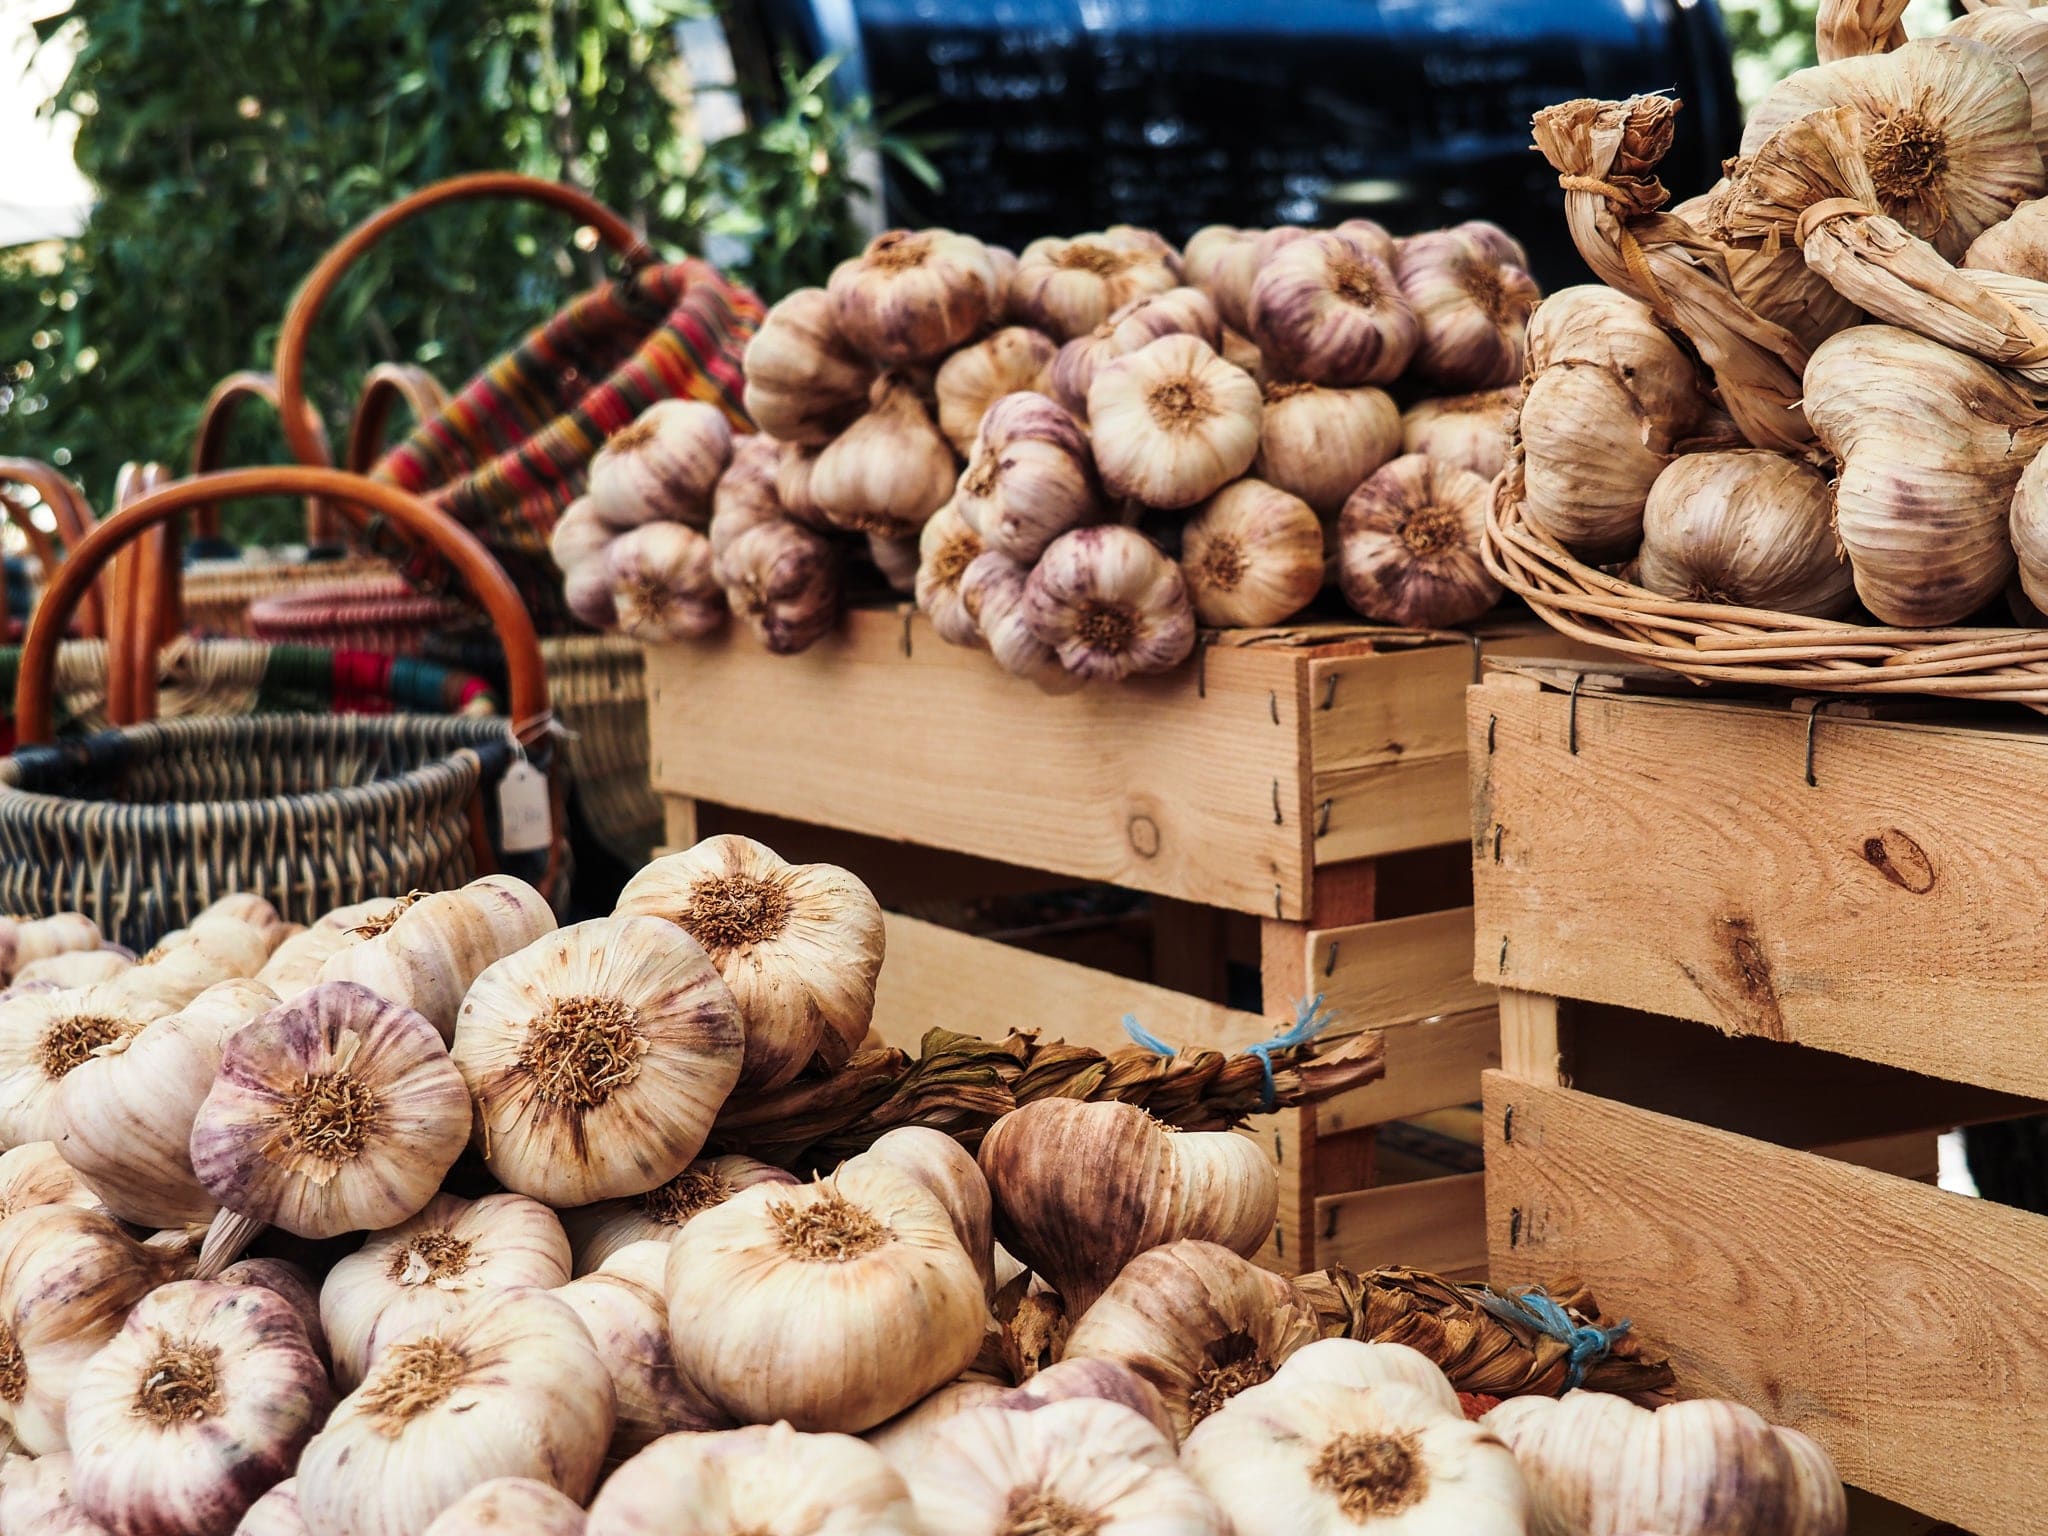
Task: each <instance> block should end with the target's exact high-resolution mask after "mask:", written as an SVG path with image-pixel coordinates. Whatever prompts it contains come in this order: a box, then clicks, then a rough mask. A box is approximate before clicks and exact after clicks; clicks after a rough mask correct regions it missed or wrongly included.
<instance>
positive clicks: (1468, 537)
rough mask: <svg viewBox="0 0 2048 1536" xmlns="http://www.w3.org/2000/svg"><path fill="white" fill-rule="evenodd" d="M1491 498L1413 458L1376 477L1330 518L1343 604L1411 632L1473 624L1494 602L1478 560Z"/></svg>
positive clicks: (1483, 489) (1478, 482)
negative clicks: (1336, 516)
mask: <svg viewBox="0 0 2048 1536" xmlns="http://www.w3.org/2000/svg"><path fill="white" fill-rule="evenodd" d="M1549 376H1550V375H1547V374H1546V375H1545V377H1546V378H1547V377H1549ZM1492 496H1493V488H1492V487H1491V486H1490V485H1488V484H1487V483H1486V481H1484V480H1482V479H1480V478H1479V477H1478V476H1477V475H1475V474H1473V473H1472V472H1471V471H1470V470H1465V469H1458V468H1455V467H1454V466H1452V465H1448V464H1439V463H1437V462H1436V461H1435V460H1434V459H1429V458H1425V457H1423V456H1422V455H1421V454H1405V455H1403V456H1402V457H1401V458H1398V459H1396V460H1394V461H1393V463H1391V464H1388V465H1386V466H1385V467H1384V468H1382V469H1380V470H1379V471H1377V472H1376V473H1375V474H1374V475H1373V476H1372V477H1371V478H1370V479H1368V480H1367V481H1366V482H1365V484H1363V485H1361V486H1360V487H1359V488H1358V489H1357V490H1355V491H1353V492H1352V493H1351V499H1350V500H1349V501H1347V502H1345V503H1344V515H1343V516H1342V517H1341V518H1340V519H1339V520H1338V524H1337V581H1338V585H1339V586H1341V587H1342V588H1343V590H1344V601H1345V602H1347V603H1349V604H1350V605H1351V606H1352V607H1353V608H1354V609H1356V610H1357V611H1358V612H1359V613H1360V614H1362V615H1364V616H1365V617H1366V618H1368V619H1377V620H1379V621H1380V622H1381V623H1384V624H1405V625H1408V626H1410V627H1413V628H1417V629H1437V628H1441V627H1443V626H1445V625H1449V624H1463V623H1465V622H1467V621H1468V620H1471V619H1476V618H1478V617H1479V616H1480V615H1481V614H1483V613H1485V612H1486V611H1487V610H1488V609H1489V608H1491V607H1492V606H1493V605H1494V604H1495V603H1497V602H1499V601H1500V583H1499V582H1497V581H1495V580H1494V579H1493V577H1492V575H1491V574H1489V573H1488V571H1487V569H1486V565H1485V562H1484V561H1482V560H1481V559H1480V555H1479V549H1480V544H1481V543H1482V541H1483V540H1484V539H1485V536H1486V510H1487V507H1488V506H1489V505H1490V504H1491V501H1492Z"/></svg>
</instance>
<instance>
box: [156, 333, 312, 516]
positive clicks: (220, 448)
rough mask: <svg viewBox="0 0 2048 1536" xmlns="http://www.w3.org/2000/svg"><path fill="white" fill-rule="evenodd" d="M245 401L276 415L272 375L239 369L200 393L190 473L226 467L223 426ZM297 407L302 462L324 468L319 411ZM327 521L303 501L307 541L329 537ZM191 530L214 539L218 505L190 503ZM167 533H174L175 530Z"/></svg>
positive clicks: (280, 407)
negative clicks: (306, 454)
mask: <svg viewBox="0 0 2048 1536" xmlns="http://www.w3.org/2000/svg"><path fill="white" fill-rule="evenodd" d="M249 400H261V401H262V402H263V403H264V404H265V405H267V406H269V407H270V408H271V410H273V411H276V412H278V413H279V414H280V415H282V414H283V410H284V407H283V405H282V404H281V403H280V401H279V399H278V390H277V375H276V374H273V373H263V372H260V371H258V370H257V369H254V368H245V369H243V370H242V371H241V372H240V373H231V374H229V375H228V376H227V377H226V378H224V379H222V380H221V381H220V382H219V383H218V384H216V385H214V386H213V393H212V394H210V395H208V396H207V397H206V404H205V406H204V407H203V408H202V409H201V411H200V413H199V439H198V441H197V442H195V443H194V444H193V445H192V473H193V474H195V475H210V474H212V473H213V472H214V471H215V470H217V469H222V468H225V467H226V464H225V460H226V458H227V451H228V429H229V427H231V426H232V425H233V424H234V419H235V415H236V413H237V412H239V411H240V410H241V408H242V405H243V403H244V402H246V401H249ZM302 409H303V414H304V417H305V429H306V434H307V441H308V442H309V443H311V445H312V449H313V452H314V455H315V457H313V458H311V459H309V460H307V461H306V462H308V463H312V464H317V465H319V466H321V467H322V468H325V467H326V466H328V465H330V464H332V463H333V462H334V455H333V454H332V453H330V452H329V451H328V448H327V429H326V428H325V427H324V426H322V425H321V424H320V414H319V412H317V411H315V410H314V409H313V408H312V407H311V406H306V405H303V402H302ZM294 451H296V450H294ZM333 525H334V517H333V514H332V513H331V512H330V511H329V509H328V507H327V505H326V503H324V502H322V501H318V500H311V499H309V500H308V501H307V502H306V542H307V543H308V544H320V543H325V542H327V541H328V540H329V539H330V538H331V537H332V530H333ZM192 532H193V534H194V535H195V536H196V537H199V538H208V539H217V538H219V537H220V508H219V507H218V506H217V505H215V504H214V503H213V502H206V503H204V504H202V505H200V506H197V507H194V508H193V509H192ZM172 537H174V538H175V537H176V530H175V529H174V530H173V531H172Z"/></svg>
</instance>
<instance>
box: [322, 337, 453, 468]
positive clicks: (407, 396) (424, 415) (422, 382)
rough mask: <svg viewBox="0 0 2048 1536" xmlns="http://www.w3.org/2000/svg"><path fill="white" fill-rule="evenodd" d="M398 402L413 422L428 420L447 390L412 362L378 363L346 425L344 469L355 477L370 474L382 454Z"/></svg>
mask: <svg viewBox="0 0 2048 1536" xmlns="http://www.w3.org/2000/svg"><path fill="white" fill-rule="evenodd" d="M401 403H402V404H403V405H404V406H405V408H406V409H407V410H408V411H410V412H411V413H412V419H413V420H414V421H428V420H431V419H432V418H434V417H436V416H438V415H440V414H441V408H442V407H443V406H445V405H446V404H447V403H448V391H447V390H445V389H443V388H442V387H441V381H440V380H439V379H437V378H435V377H434V376H433V375H432V374H431V373H429V372H427V370H426V369H424V368H421V367H419V366H418V365H417V364H414V363H379V364H378V365H377V366H376V367H374V368H372V369H371V370H370V372H369V376H368V377H367V378H365V379H364V380H363V392H362V394H361V395H360V396H359V397H358V398H357V400H356V414H355V417H354V419H353V420H351V421H350V422H349V424H348V447H347V448H346V449H345V450H343V453H342V458H341V467H342V468H343V469H346V470H347V471H348V472H349V473H350V474H355V475H367V474H368V473H369V472H370V469H371V467H372V466H373V465H375V464H376V462H377V456H378V455H379V454H381V453H382V452H383V451H384V431H385V429H386V428H387V427H388V426H390V424H391V411H392V408H393V407H394V406H397V405H399V404H401Z"/></svg>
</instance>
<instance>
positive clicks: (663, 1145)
mask: <svg viewBox="0 0 2048 1536" xmlns="http://www.w3.org/2000/svg"><path fill="white" fill-rule="evenodd" d="M742 1050H743V1045H742V1040H741V1029H740V1014H739V1008H738V1005H737V1004H735V1003H734V1001H733V995H732V993H731V992H730V991H728V990H727V988H726V985H725V982H724V981H723V980H722V979H721V978H720V976H719V973H718V968H717V967H716V966H715V965H714V964H713V963H712V961H711V959H710V957H709V956H708V955H706V954H705V953H704V950H703V949H702V948H701V947H700V946H699V945H698V943H697V941H696V940H695V939H693V938H691V937H690V936H689V934H687V933H685V932H683V931H682V930H681V929H679V928H677V927H676V925H675V924H674V923H670V922H665V921H663V920H662V919H661V918H658V917H633V916H629V917H601V918H596V919H593V920H591V921H589V922H583V923H573V924H571V925H570V926H569V927H567V928H558V929H556V930H555V931H554V932H553V933H549V934H543V935H542V936H541V937H540V938H538V939H536V940H535V941H534V942H533V943H531V944H529V945H528V946H527V947H526V948H525V949H522V950H520V951H519V952H518V953H517V954H515V955H508V956H507V957H506V958H505V959H503V960H500V961H499V962H497V964H495V965H492V966H490V967H488V968H487V969H486V970H485V971H484V973H483V974H482V975H480V976H479V977H477V979H476V981H475V983H474V984H473V985H472V986H471V987H470V989H469V995H468V997H466V998H464V999H463V1003H462V1012H461V1014H460V1015H459V1016H458V1017H457V1019H456V1022H455V1044H454V1048H453V1050H452V1051H451V1053H450V1054H451V1055H452V1056H453V1058H454V1061H455V1065H456V1067H457V1068H458V1069H459V1070H460V1071H461V1073H462V1078H463V1081H464V1082H465V1083H467V1084H468V1085H469V1093H470V1097H471V1099H472V1100H474V1101H475V1104H476V1137H477V1140H478V1142H479V1143H480V1144H481V1146H482V1149H483V1156H484V1165H485V1166H486V1167H487V1168H489V1169H490V1170H491V1173H492V1175H493V1176H494V1177H495V1178H496V1179H497V1180H498V1182H499V1183H501V1184H503V1185H504V1186H505V1187H506V1188H507V1189H509V1190H512V1191H513V1192H514V1193H517V1194H522V1195H531V1196H533V1197H534V1198H535V1199H537V1200H542V1201H545V1202H546V1203H547V1204H549V1205H555V1206H575V1205H589V1204H591V1203H593V1202H595V1201H598V1200H616V1199H620V1198H623V1197H624V1196H627V1195H637V1194H643V1193H645V1192H646V1191H648V1190H650V1189H653V1188H655V1187H656V1186H657V1185H660V1184H664V1183H666V1182H667V1181H668V1180H670V1179H672V1178H674V1177H675V1176H676V1175H677V1174H679V1173H681V1172H682V1171H683V1169H684V1168H685V1167H687V1166H688V1165H689V1162H690V1160H691V1159H692V1158H694V1157H695V1156H696V1155H697V1153H698V1151H699V1149H701V1148H702V1147H703V1145H704V1138H705V1136H706V1135H707V1134H708V1133H709V1132H710V1130H711V1121H712V1117H713V1116H715V1115H716V1114H717V1113H718V1107H719V1106H720V1105H721V1104H723V1103H724V1102H725V1099H726V1095H727V1094H729V1093H730V1092H731V1091H732V1088H733V1085H734V1083H736V1082H737V1081H738V1080H739V1075H740V1056H741V1052H742Z"/></svg>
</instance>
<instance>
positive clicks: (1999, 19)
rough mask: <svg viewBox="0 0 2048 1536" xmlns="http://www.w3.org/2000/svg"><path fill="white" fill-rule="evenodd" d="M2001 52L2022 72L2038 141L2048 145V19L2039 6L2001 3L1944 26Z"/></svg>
mask: <svg viewBox="0 0 2048 1536" xmlns="http://www.w3.org/2000/svg"><path fill="white" fill-rule="evenodd" d="M1942 35H1943V36H1946V37H1960V38H1964V39H1966V40H1967V41H1969V42H1973V43H1978V44H1981V45H1982V46H1984V47H1986V48H1989V49H1990V50H1991V51H1992V52H1993V53H1996V54H1998V55H1999V56H2000V57H2001V58H2003V59H2004V60H2005V61H2006V62H2007V63H2009V64H2011V65H2012V66H2013V68H2015V69H2017V70H2018V71H2019V72H2020V76H2021V78H2022V79H2024V80H2025V81H2026V84H2027V96H2028V99H2029V101H2030V102H2031V104H2032V106H2033V111H2034V142H2035V144H2036V145H2037V146H2043V147H2044V148H2048V18H2044V17H2043V16H2042V15H2041V13H2040V11H2039V10H2038V9H2034V10H2028V9H2025V8H2023V7H2021V6H2018V5H2014V6H2011V7H2006V6H1998V7H1994V8H1992V9H1989V10H1980V11H1975V12H1972V13H1970V14H1968V15H1964V16H1958V17H1956V18H1955V19H1954V20H1952V21H1951V22H1949V24H1948V25H1947V26H1946V27H1944V28H1942Z"/></svg>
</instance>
